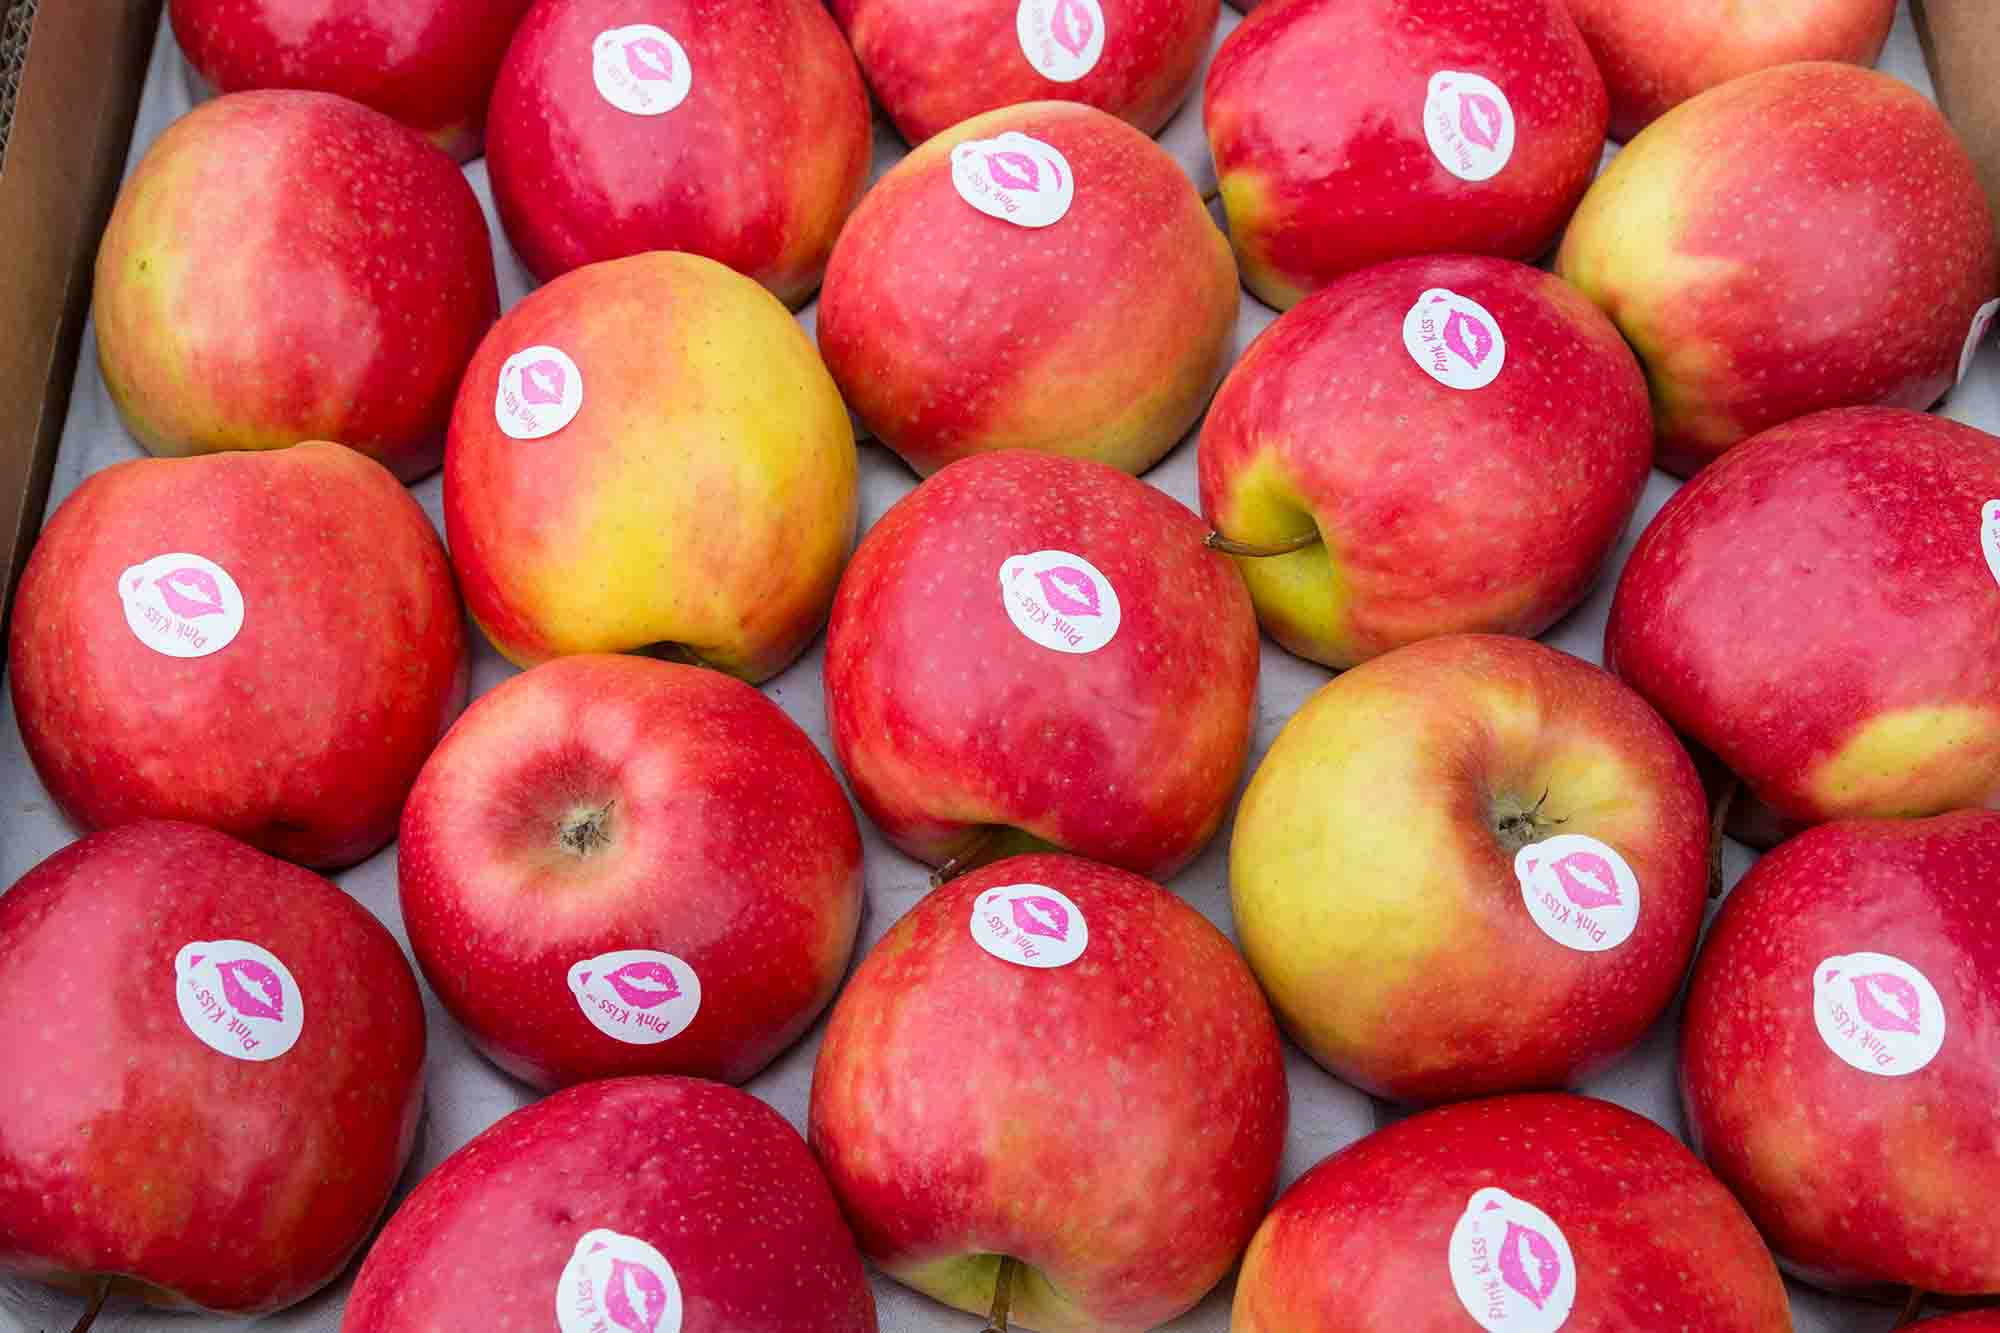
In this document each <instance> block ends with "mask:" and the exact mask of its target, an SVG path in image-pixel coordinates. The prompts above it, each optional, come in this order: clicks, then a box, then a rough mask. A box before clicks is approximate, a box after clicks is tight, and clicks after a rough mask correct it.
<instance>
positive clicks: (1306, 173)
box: [1202, 0, 1609, 310]
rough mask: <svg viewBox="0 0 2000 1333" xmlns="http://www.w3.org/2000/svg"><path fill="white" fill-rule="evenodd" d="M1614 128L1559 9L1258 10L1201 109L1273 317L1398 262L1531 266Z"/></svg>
mask: <svg viewBox="0 0 2000 1333" xmlns="http://www.w3.org/2000/svg"><path fill="white" fill-rule="evenodd" d="M1329 70H1337V71H1339V76H1338V77H1337V78H1336V77H1329V74H1328V71H1329ZM1608 115H1609V111H1608V104H1607V102H1606V100H1605V94H1604V80H1603V79H1602V78H1601V77H1600V76H1599V75H1598V72H1597V67H1596V66H1595V65H1594V64H1592V63H1591V59H1590V51H1589V49H1588V48H1586V47H1585V46H1584V44H1583V37H1582V35H1581V34H1580V33H1578V32H1577V30H1576V23H1575V21H1574V20H1572V19H1571V18H1570V16H1569V13H1568V11H1567V10H1566V9H1565V8H1564V7H1563V0H1485V2H1484V3H1481V4H1459V5H1444V6H1440V5H1435V4H1429V3H1425V0H1298V2H1297V3H1293V4H1282V5H1266V6H1264V7H1263V8H1262V9H1260V10H1259V11H1258V12H1257V13H1255V14H1253V15H1251V16H1250V17H1249V18H1247V19H1245V20H1244V21H1243V23H1242V24H1241V26H1239V27H1238V28H1237V29H1236V31H1234V32H1232V33H1230V34H1229V37H1228V39H1227V40H1226V41H1224V42H1223V44H1222V49H1221V50H1220V51H1219V52H1217V53H1216V57H1215V61H1214V63H1213V64H1211V65H1210V66H1209V70H1208V83H1207V89H1206V93H1205V96H1204V98H1203V102H1202V119H1203V122H1204V123H1205V124H1206V126H1207V128H1208V144H1209V150H1210V152H1211V153H1212V154H1213V155H1214V158H1215V170H1216V175H1217V177H1218V179H1219V180H1220V181H1221V185H1222V202H1223V206H1224V208H1226V209H1227V210H1228V213H1229V235H1230V240H1231V241H1232V242H1233V243H1234V244H1235V246H1236V258H1237V262H1238V263H1239V264H1240V265H1241V267H1242V269H1243V280H1244V282H1245V283H1247V284H1248V285H1249V288H1250V290H1251V291H1253V292H1255V293H1256V294H1257V295H1258V296H1259V297H1261V298H1263V300H1264V301H1266V302H1267V303H1269V304H1271V305H1273V306H1276V307H1278V308H1279V309H1280V310H1282V309H1285V308H1286V307H1288V306H1291V305H1293V304H1295V303H1296V302H1297V301H1298V300H1299V298H1301V297H1302V296H1304V295H1305V294H1306V293H1308V292H1310V291H1313V290H1315V289H1317V288H1319V287H1323V286H1325V285H1326V284H1327V283H1329V282H1332V281H1333V280H1334V279H1335V278H1338V277H1340V276H1341V275H1342V274H1344V273H1349V272H1352V271H1353V270H1355V269H1358V268H1366V267H1367V266H1368V265H1370V264H1379V263H1381V262H1382V261H1383V260H1385V259H1395V258H1398V257H1400V256H1403V255H1416V254H1430V253H1434V252H1437V251H1472V252H1474V253H1478V254H1490V255H1501V256H1504V257H1506V258H1509V259H1533V258H1535V257H1536V256H1537V255H1539V254H1541V253H1542V252H1543V251H1544V250H1546V249H1547V248H1548V247H1549V245H1550V244H1551V243H1552V242H1553V241H1554V240H1555V238H1556V233H1557V232H1558V231H1559V230H1561V228H1562V225H1563V223H1564V221H1565V220H1567V219H1568V217H1569V215H1570V212H1571V210H1572V209H1574V208H1575V207H1576V201H1577V200H1578V199H1579V198H1581V197H1582V195H1583V191H1584V187H1585V186H1587V185H1589V184H1590V178H1591V175H1592V173H1594V172H1595V171H1596V170H1597V163H1598V158H1599V157H1600V156H1601V155H1602V151H1603V147H1604V127H1605V123H1606V119H1607V117H1608Z"/></svg>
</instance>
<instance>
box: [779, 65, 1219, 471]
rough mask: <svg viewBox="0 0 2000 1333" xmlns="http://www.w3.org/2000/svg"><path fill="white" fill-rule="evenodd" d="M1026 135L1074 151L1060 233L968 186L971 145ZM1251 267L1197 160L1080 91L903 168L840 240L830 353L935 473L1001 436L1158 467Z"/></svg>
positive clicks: (908, 453)
mask: <svg viewBox="0 0 2000 1333" xmlns="http://www.w3.org/2000/svg"><path fill="white" fill-rule="evenodd" d="M1009 131H1014V132H1019V133H1022V134H1026V135H1029V136H1031V137H1033V138H1036V139H1039V140H1041V141H1042V142H1044V143H1047V144H1049V145H1051V146H1052V147H1054V148H1055V149H1056V150H1057V151H1058V152H1060V153H1061V154H1062V155H1063V156H1064V158H1065V159H1067V160H1068V162H1069V165H1070V170H1071V174H1072V175H1073V176H1074V177H1075V180H1076V184H1075V191H1076V192H1075V195H1074V198H1073V199H1072V201H1071V204H1070V208H1069V211H1068V213H1066V214H1065V215H1064V216H1063V217H1062V218H1061V220H1059V221H1058V222H1056V223H1055V224H1053V225H1051V226H1049V227H1045V228H1028V227H1020V226H1016V225H1015V224H1013V223H1011V222H1008V221H1004V220H1002V219H1000V218H994V217H989V216H987V215H986V214H985V213H982V212H980V211H979V210H978V209H977V208H975V207H973V206H972V205H971V204H969V203H967V202H966V201H965V200H964V199H962V198H960V197H959V195H958V192H957V190H956V188H955V187H954V185H953V183H952V163H951V152H952V149H953V148H954V147H955V146H956V145H958V144H960V143H962V142H965V141H966V140H969V139H990V138H995V137H998V136H999V135H1001V134H1003V133H1005V132H1009ZM1239 304H1240V302H1239V298H1238V293H1237V286H1236V269H1235V266H1234V265H1233V264H1232V263H1231V262H1230V258H1229V244H1228V242H1227V241H1226V240H1224V239H1223V236H1222V233H1221V232H1220V231H1218V230H1217V229H1216V226H1215V223H1214V221H1213V219H1211V218H1210V216H1209V213H1208V209H1207V206H1206V205H1204V204H1203V203H1202V201H1201V196H1200V195H1198V194H1196V193H1195V189H1194V185H1193V183H1192V182H1191V181H1190V180H1189V179H1188V176H1187V173H1186V172H1185V171H1184V170H1182V168H1181V167H1180V165H1179V164H1178V163H1177V162H1175V161H1174V160H1173V158H1172V157H1170V156H1169V155H1168V154H1167V152H1166V150H1164V149H1162V148H1161V147H1159V145H1157V144H1155V143H1153V142H1152V141H1151V140H1149V139H1147V138H1146V137H1145V136H1144V135H1143V134H1140V133H1139V132H1138V131H1137V130H1135V129H1133V128H1131V127H1130V126H1128V125H1126V124H1124V123H1122V122H1121V121H1119V120H1117V119H1115V118H1114V117H1112V116H1108V115H1106V114H1104V113H1103V112H1101V111H1095V110H1092V109H1090V108H1087V107H1081V106H1077V105H1075V104H1074V103H1065V102H1036V103H1032V104H1030V105H1027V106H1016V107H1007V108H1004V109H1002V110H999V111H994V112H991V113H989V114H987V115H983V116H978V117H975V118H974V119H972V120H969V121H966V122H965V123H964V124H961V125H958V126H955V127H953V128H952V129H951V130H950V131H948V132H947V133H944V134H941V135H939V136H938V137H937V138H935V139H932V140H930V141H929V142H927V143H925V144H923V145H922V146H920V147H919V148H917V149H916V150H915V151H914V152H912V153H910V155H909V156H908V157H906V158H904V159H903V160H902V161H901V162H899V163H898V164H897V165H896V166H895V167H894V168H892V169H891V170H890V171H889V173H888V175H886V176H884V177H883V178H882V180H881V181H880V182H879V183H878V184H877V185H876V186H875V188H874V189H873V190H871V191H870V192H869V194H868V197H867V198H866V199H864V200H863V201H862V203H861V207H860V208H859V209H857V210H856V211H855V214H854V218H853V220H852V221H851V222H850V223H849V224H848V226H847V230H846V231H844V232H843V233H841V237H840V240H839V242H838V243H837V244H836V245H835V246H834V251H833V259H832V261H831V263H830V264H829V266H828V268H827V281H826V290H825V291H824V292H823V293H822V294H821V297H820V305H819V316H818V330H819V346H820V352H821V354H822V355H824V356H825V357H826V363H827V368H828V369H829V370H831V371H832V372H833V377H834V379H835V380H836V381H838V382H839V384H840V387H841V392H842V393H843V394H844V395H845V396H846V398H847V401H848V403H849V404H850V405H851V406H852V407H853V408H854V411H855V415H857V416H858V417H860V418H861V420H862V422H863V423H864V424H865V425H866V426H867V427H868V429H869V430H870V432H872V433H873V434H874V435H875V436H877V437H878V438H879V439H881V440H882V442H883V443H885V444H887V445H888V446H889V447H890V448H892V449H894V450H895V451H896V452H897V453H898V454H900V455H902V457H903V459H904V461H905V462H907V463H909V464H910V466H911V467H913V468H915V469H916V470H917V472H918V473H920V474H922V475H924V476H929V475H930V474H931V473H933V472H935V471H937V470H938V469H939V468H940V467H943V466H944V465H945V464H946V463H950V462H953V461H955V460H957V459H959V458H964V457H966V456H968V455H970V454H973V453H979V452H987V451H991V450H995V449H1006V448H1023V449H1037V450H1041V451H1044V452H1047V453H1059V454H1065V455H1069V456H1073V457H1082V458H1094V459H1096V460H1097V461H1098V462H1101V463H1109V464H1111V465H1112V466H1113V467H1117V468H1122V469H1123V470H1125V471H1127V472H1133V473H1138V472H1143V471H1145V470H1146V469H1147V468H1149V467H1151V466H1152V465H1153V464H1154V463H1156V462H1158V461H1159V460H1160V459H1161V458H1162V457H1164V456H1165V455H1166V453H1167V452H1168V451H1169V450H1171V449H1172V448H1173V447H1174V445H1176V444H1177V443H1179V442H1180V439H1181V437H1182V436H1183V435H1185V434H1186V433H1187V430H1188V428H1189V427H1190V426H1192V425H1193V424H1194V422H1195V418H1196V417H1197V416H1199V415H1200V413H1201V409H1202V408H1203V406H1204V405H1206V403H1207V402H1208V396H1209V394H1210V392H1211V391H1212V390H1213V389H1214V387H1215V383H1216V381H1217V380H1218V379H1219V378H1221V375H1222V370H1223V365H1224V362H1225V360H1226V359H1227V357H1228V354H1229V351H1230V347H1231V340H1232V338H1233V336H1234V333H1235V328H1236V315H1237V310H1238V306H1239Z"/></svg>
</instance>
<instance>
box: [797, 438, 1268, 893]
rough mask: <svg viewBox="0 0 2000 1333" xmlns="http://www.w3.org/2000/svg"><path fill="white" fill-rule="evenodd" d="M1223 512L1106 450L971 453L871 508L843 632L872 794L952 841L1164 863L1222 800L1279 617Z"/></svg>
mask: <svg viewBox="0 0 2000 1333" xmlns="http://www.w3.org/2000/svg"><path fill="white" fill-rule="evenodd" d="M1204 531H1205V529H1204V528H1203V527H1202V524H1201V521H1200V520H1199V519H1197V518H1196V517H1195V516H1194V515H1193V514H1191V513H1189V512H1188V510H1187V509H1186V508H1185V507H1184V506H1182V505H1181V504H1180V502H1179V501H1177V500H1175V499H1173V498H1172V497H1171V496H1169V495H1166V494H1165V493H1163V492H1161V491H1157V490H1155V489H1153V488H1152V487H1151V486H1148V485H1146V484H1145V483H1144V482H1141V481H1135V480H1134V479H1132V478H1131V477H1128V476H1126V475H1125V474H1124V473H1122V472H1117V471H1114V470H1113V469H1111V468H1108V467H1105V466H1103V465H1102V464H1097V463H1084V462H1079V461H1077V460H1075V459H1068V458H1051V457H1048V456H1047V455H1044V454H1031V453H1021V452H1008V453H999V454H986V455H982V456H980V457H978V458H970V459H967V460H965V461H964V462H961V463H954V464H953V465H952V466H950V467H948V468H946V469H944V470H943V471H942V472H940V473H938V474H937V475H936V476H935V477H932V478H931V479H930V480H929V481H927V482H925V483H924V484H923V485H921V486H919V487H918V488H917V489H916V490H915V491H913V492H912V493H910V494H909V495H908V496H906V497H904V498H903V499H902V500H901V501H900V502H898V503H897V504H896V505H895V506H894V507H892V508H891V509H890V510H889V512H888V513H886V514H884V515H883V516H882V518H881V519H880V520H879V521H878V522H877V523H876V524H875V526H873V527H872V528H870V529H869V530H868V535H867V537H866V538H865V539H864V540H863V541H862V543H861V548H860V550H858V551H857V552H855V555H854V561H853V563H852V564H851V565H849V566H848V569H847V573H846V574H845V575H844V576H843V577H842V579H841V583H840V591H839V594H838V596H837V597H836V599H835V601H834V608H833V618H832V621H831V623H830V624H829V626H828V629H827V640H826V667H825V680H826V711H827V721H828V723H829V725H830V726H831V729H832V732H833V745H834V751H835V753H836V755H837V756H838V757H839V759H840V763H841V766H842V767H843V768H844V769H845V770H846V771H847V776H848V780H849V781H850V783H852V785H853V789H854V794H855V797H856V798H857V799H858V800H859V801H860V802H861V807H862V809H864V810H866V811H867V812H868V816H869V818H871V819H873V820H874V821H875V823H876V824H877V825H878V826H879V827H880V828H881V830H882V832H883V833H884V834H885V835H886V836H887V837H888V839H889V841H891V842H893V843H894V844H895V845H896V846H898V847H900V848H902V849H903V850H904V851H905V852H908V853H909V854H910V855H911V856H914V857H917V858H919V859H921V860H924V861H929V862H931V863H932V864H939V863H943V862H956V863H957V864H958V865H963V864H965V863H968V862H974V861H979V860H990V859H993V858H994V857H995V856H997V855H1002V854H1005V853H1006V852H1009V851H1020V850H1024V849H1029V848H1036V849H1047V848H1050V847H1055V848H1060V849H1062V850H1065V851H1072V852H1076V853H1077V854H1079V855H1083V856H1090V857H1093V858H1095V859H1097V860H1100V861H1109V862H1111V863H1112V864H1113V865H1122V866H1124V867H1126V868H1127V869H1130V870H1136V871H1139V872H1141V873H1143V874H1151V875H1157V876H1164V875H1167V874H1170V873H1172V872H1173V871H1174V870H1176V869H1178V868H1179V867H1181V866H1183V865H1185V864H1186V863H1187V862H1188V861H1189V860H1190V859H1192V858H1193V856H1194V854H1195V853H1196V852H1198V851H1200V850H1201V848H1202V846H1203V845H1204V844H1205V843H1207V841H1208V840H1209V838H1210V837H1211V836H1212V835H1213V834H1214V832H1215V830H1216V827H1217V826H1218V825H1219V824H1220V823H1221V822H1222V816H1223V812H1224V810H1225V809H1226V808H1227V806H1228V804H1229V799H1230V796H1231V795H1232V794H1233V793H1234V792H1235V789H1236V780H1237V778H1238V777H1239V776H1240V775H1241V773H1242V771H1243V761H1244V758H1245V756H1246V754H1247V753H1248V750H1249V744H1250V726H1251V721H1252V712H1253V710H1254V707H1255V703H1256V690H1257V653H1258V647H1257V622H1256V617H1255V616H1254V614H1253V613H1252V612H1251V609H1250V597H1249V594H1248V593H1246V592H1245V591H1244V589H1243V580H1242V579H1241V578H1239V577H1238V576H1237V574H1236V571H1235V569H1234V568H1233V567H1232V566H1231V565H1230V563H1229V560H1228V558H1227V557H1225V556H1222V555H1219V554H1217V553H1215V552H1213V551H1210V550H1208V549H1207V548H1206V547H1204V546H1203V545H1202V537H1203V534H1204Z"/></svg>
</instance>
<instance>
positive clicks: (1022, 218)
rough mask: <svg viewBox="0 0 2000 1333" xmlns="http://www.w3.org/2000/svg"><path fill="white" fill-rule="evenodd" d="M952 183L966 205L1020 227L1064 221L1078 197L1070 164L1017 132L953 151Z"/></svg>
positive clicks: (969, 143)
mask: <svg viewBox="0 0 2000 1333" xmlns="http://www.w3.org/2000/svg"><path fill="white" fill-rule="evenodd" d="M951 183H952V185H953V186H954V187H955V188H956V189H957V190H958V197H959V198H961V199H963V200H965V202H966V203H968V204H971V205H972V206H973V207H974V208H976V209H978V210H979V211H980V212H982V213H984V214H986V215H987V216H988V217H995V218H1000V219H1002V220H1003V221H1006V222H1011V223H1013V224H1014V225H1015V226H1017V227H1047V226H1051V225H1053V224H1055V223H1057V222H1060V221H1062V216H1063V214H1065V213H1067V212H1069V205H1070V200H1071V199H1072V198H1074V197H1075V195H1076V182H1075V181H1074V180H1072V179H1071V178H1070V172H1069V159H1068V158H1065V157H1064V156H1063V155H1062V154H1061V153H1060V152H1057V151H1056V149H1055V148H1054V147H1053V146H1051V145H1049V144H1045V143H1043V142H1042V141H1041V140H1040V139H1031V138H1029V137H1028V136H1027V135H1025V134H1020V133H1017V132H1016V131H1014V130H1008V131H1007V132H1006V133H1005V134H1003V135H1001V136H1000V137H999V138H997V139H967V140H966V141H965V142H964V143H962V144H960V145H958V146H957V147H956V148H954V149H952V150H951Z"/></svg>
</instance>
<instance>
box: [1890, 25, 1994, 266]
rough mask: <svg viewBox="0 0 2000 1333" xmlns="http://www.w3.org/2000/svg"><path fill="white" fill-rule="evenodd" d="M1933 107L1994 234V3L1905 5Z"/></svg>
mask: <svg viewBox="0 0 2000 1333" xmlns="http://www.w3.org/2000/svg"><path fill="white" fill-rule="evenodd" d="M1910 13H1911V16H1912V17H1913V18H1915V19H1916V21H1917V35H1918V36H1919V37H1920V38H1922V39H1923V43H1924V61H1925V63H1927V64H1929V65H1930V67H1931V81H1932V82H1933V83H1934V84H1936V85H1937V95H1938V105H1939V106H1940V107H1942V108H1943V109H1944V113H1945V115H1946V116H1947V117H1949V118H1950V120H1951V123H1952V127H1953V128H1954V129H1956V130H1957V131H1958V134H1959V137H1960V138H1962V139H1963V140H1965V146H1966V147H1967V148H1968V149H1970V150H1971V152H1972V160H1973V161H1974V162H1975V163H1976V164H1977V165H1978V167H1979V179H1980V180H1982V181H1984V182H1985V184H1986V197H1987V198H1989V199H1991V200H1992V201H1993V214H1994V219H1995V231H1996V234H2000V0H1911V2H1910Z"/></svg>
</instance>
